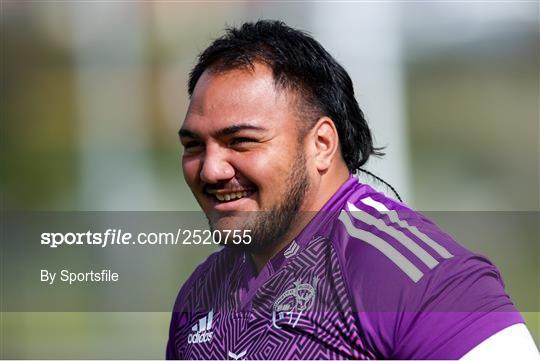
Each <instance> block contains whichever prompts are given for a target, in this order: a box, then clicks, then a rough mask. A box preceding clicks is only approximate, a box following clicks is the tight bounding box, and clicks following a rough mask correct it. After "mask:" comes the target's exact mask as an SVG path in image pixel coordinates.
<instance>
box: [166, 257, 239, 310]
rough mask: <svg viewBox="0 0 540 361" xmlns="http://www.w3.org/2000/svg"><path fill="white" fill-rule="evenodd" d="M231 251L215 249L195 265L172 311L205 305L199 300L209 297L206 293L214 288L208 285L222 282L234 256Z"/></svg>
mask: <svg viewBox="0 0 540 361" xmlns="http://www.w3.org/2000/svg"><path fill="white" fill-rule="evenodd" d="M233 253H234V252H231V250H230V249H228V248H223V249H220V250H217V251H216V252H214V253H212V254H210V255H209V256H208V257H207V258H206V260H205V261H203V262H202V263H201V264H200V265H199V266H197V268H195V270H194V271H193V272H192V274H191V275H190V276H189V277H188V279H187V280H186V281H185V282H184V283H183V285H182V287H181V288H180V291H179V292H178V296H177V298H176V302H175V305H174V309H173V311H175V312H182V311H190V312H193V311H195V308H200V307H202V308H204V307H205V305H204V303H202V302H201V301H203V300H209V299H210V298H211V295H208V294H207V293H208V292H210V291H211V290H213V289H214V288H213V287H209V286H210V285H212V284H214V285H219V284H221V283H222V282H223V279H224V277H226V275H227V274H228V272H227V268H230V266H231V265H232V264H233V262H232V261H233V259H234V257H235V256H236V254H233Z"/></svg>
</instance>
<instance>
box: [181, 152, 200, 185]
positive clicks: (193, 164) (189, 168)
mask: <svg viewBox="0 0 540 361" xmlns="http://www.w3.org/2000/svg"><path fill="white" fill-rule="evenodd" d="M199 169H200V161H199V159H197V158H182V171H183V173H184V179H185V180H186V182H187V183H188V184H189V185H192V184H195V183H196V182H197V179H198V178H199V174H200V171H199Z"/></svg>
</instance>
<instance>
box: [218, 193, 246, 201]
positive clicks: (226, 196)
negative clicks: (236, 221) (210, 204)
mask: <svg viewBox="0 0 540 361" xmlns="http://www.w3.org/2000/svg"><path fill="white" fill-rule="evenodd" d="M247 195H248V192H247V191H243V192H240V191H239V192H232V193H227V194H219V193H214V196H216V198H217V199H218V200H219V201H220V202H224V201H225V202H227V201H231V200H234V199H240V198H243V197H246V196H247Z"/></svg>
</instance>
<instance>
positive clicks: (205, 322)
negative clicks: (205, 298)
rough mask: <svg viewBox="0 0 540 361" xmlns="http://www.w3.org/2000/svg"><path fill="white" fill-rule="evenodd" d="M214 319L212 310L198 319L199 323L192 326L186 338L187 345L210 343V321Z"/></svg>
mask: <svg viewBox="0 0 540 361" xmlns="http://www.w3.org/2000/svg"><path fill="white" fill-rule="evenodd" d="M213 319H214V310H211V311H210V312H208V315H206V316H204V317H203V318H201V319H199V322H198V323H196V324H195V325H193V327H192V328H191V331H193V333H190V334H189V336H188V339H187V340H188V341H187V342H188V343H205V342H211V341H212V334H213V332H212V321H213Z"/></svg>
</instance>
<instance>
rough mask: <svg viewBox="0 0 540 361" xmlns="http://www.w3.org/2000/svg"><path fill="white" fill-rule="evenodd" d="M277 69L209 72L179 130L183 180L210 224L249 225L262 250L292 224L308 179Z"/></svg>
mask: <svg viewBox="0 0 540 361" xmlns="http://www.w3.org/2000/svg"><path fill="white" fill-rule="evenodd" d="M287 94H288V93H287V92H286V91H281V90H277V89H276V88H275V85H274V80H273V77H272V71H271V69H269V68H267V67H266V66H263V65H256V66H255V70H254V71H248V70H242V69H238V70H230V71H227V72H224V73H219V74H214V73H211V72H208V71H206V72H205V73H203V75H202V76H201V78H200V79H199V81H198V82H197V86H196V87H195V90H194V92H193V96H192V99H191V103H190V106H189V109H188V113H187V115H186V119H185V121H184V124H183V126H182V129H181V130H180V139H181V141H182V144H183V146H184V148H185V150H184V156H183V159H182V167H183V170H184V177H185V179H186V182H187V183H188V185H189V187H190V188H191V190H192V192H193V194H194V195H195V198H196V199H197V201H198V202H199V204H200V206H201V208H202V209H203V211H204V212H205V214H206V216H207V217H208V219H209V222H210V226H211V228H212V229H251V231H252V235H253V237H252V238H253V244H252V245H251V247H248V249H251V250H252V251H260V250H263V249H265V248H266V247H268V246H269V245H271V244H272V242H275V241H277V238H279V237H282V236H283V235H284V234H285V233H286V231H287V230H288V229H289V227H290V225H291V223H292V221H293V218H294V217H295V216H296V214H297V213H298V211H299V210H301V208H302V202H303V200H304V197H305V195H306V193H307V191H308V189H309V185H310V180H309V176H308V172H307V171H306V160H305V159H306V158H305V156H304V150H303V146H302V144H300V142H299V140H298V138H299V133H298V129H297V125H298V116H297V111H296V109H295V105H294V103H293V102H292V101H290V100H289V99H288V97H287Z"/></svg>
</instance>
